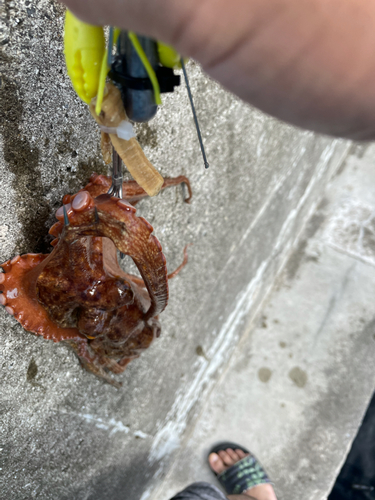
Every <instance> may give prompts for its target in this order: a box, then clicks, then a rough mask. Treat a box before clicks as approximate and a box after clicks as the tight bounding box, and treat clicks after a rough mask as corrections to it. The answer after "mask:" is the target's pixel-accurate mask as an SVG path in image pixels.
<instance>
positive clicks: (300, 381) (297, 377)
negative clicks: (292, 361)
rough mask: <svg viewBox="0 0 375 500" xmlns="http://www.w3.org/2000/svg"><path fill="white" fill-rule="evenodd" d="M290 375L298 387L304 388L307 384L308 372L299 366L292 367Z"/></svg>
mask: <svg viewBox="0 0 375 500" xmlns="http://www.w3.org/2000/svg"><path fill="white" fill-rule="evenodd" d="M288 375H289V378H290V379H291V380H292V382H294V384H296V386H297V387H301V388H302V387H305V385H306V384H307V373H306V372H305V371H304V370H302V369H301V368H300V367H299V366H295V367H294V368H292V369H291V370H290V372H289V374H288Z"/></svg>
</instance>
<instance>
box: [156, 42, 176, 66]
mask: <svg viewBox="0 0 375 500" xmlns="http://www.w3.org/2000/svg"><path fill="white" fill-rule="evenodd" d="M157 47H158V54H159V61H160V64H161V65H162V66H165V67H166V68H171V69H177V68H181V63H180V59H181V56H180V54H179V53H178V52H177V51H176V50H175V49H174V48H173V47H171V46H170V45H167V44H165V43H163V42H157Z"/></svg>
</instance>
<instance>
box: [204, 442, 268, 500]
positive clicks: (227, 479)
mask: <svg viewBox="0 0 375 500" xmlns="http://www.w3.org/2000/svg"><path fill="white" fill-rule="evenodd" d="M228 448H230V449H232V450H236V449H238V450H242V451H243V452H244V453H248V456H246V457H244V458H242V459H241V460H239V461H238V462H237V463H235V464H234V465H232V466H231V467H229V469H227V470H225V471H224V472H222V473H221V474H216V472H215V471H212V472H213V473H214V474H215V476H216V477H217V478H218V480H219V482H220V484H221V485H222V486H223V487H224V489H225V491H226V493H227V495H239V494H241V493H243V492H244V491H246V490H248V489H250V488H253V487H254V486H257V485H258V484H265V483H269V484H272V483H271V481H270V479H269V477H268V476H267V474H266V472H265V470H264V469H263V467H262V465H261V464H260V462H258V460H257V459H256V458H255V457H254V455H253V454H252V453H250V452H249V450H247V449H246V448H244V447H243V446H240V445H238V444H236V443H219V444H217V445H216V446H214V447H213V448H212V449H211V450H210V452H209V454H208V456H210V455H211V453H218V452H219V451H226V450H227V449H228ZM211 470H212V469H211Z"/></svg>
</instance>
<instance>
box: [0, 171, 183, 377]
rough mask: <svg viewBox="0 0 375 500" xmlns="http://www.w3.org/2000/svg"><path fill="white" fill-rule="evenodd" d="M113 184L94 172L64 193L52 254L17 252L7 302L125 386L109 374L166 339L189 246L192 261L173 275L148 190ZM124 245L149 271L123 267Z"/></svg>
mask: <svg viewBox="0 0 375 500" xmlns="http://www.w3.org/2000/svg"><path fill="white" fill-rule="evenodd" d="M166 182H167V185H166V186H165V187H169V186H173V185H178V184H181V183H182V182H183V183H185V184H187V185H188V190H189V193H190V195H191V189H190V184H189V181H188V180H187V179H186V178H185V177H183V176H180V177H177V178H175V179H166ZM110 184H111V180H110V178H108V177H105V176H102V175H97V174H93V175H92V176H91V178H90V182H89V184H88V185H87V186H85V188H83V189H82V190H80V191H78V193H76V194H74V195H65V196H64V198H63V206H62V207H60V208H59V209H58V210H57V211H56V218H57V219H58V221H57V222H56V223H55V224H54V225H53V226H52V227H51V229H50V231H49V232H50V234H51V235H52V236H53V237H54V240H53V241H52V243H51V245H52V247H53V250H52V252H51V253H50V254H47V255H45V254H26V255H22V256H20V255H17V256H16V257H13V258H12V259H11V260H8V261H6V262H4V263H3V264H2V265H1V267H2V268H3V271H4V272H3V273H0V304H1V305H3V306H5V310H6V311H7V312H8V313H9V314H11V315H12V316H14V318H15V319H16V320H17V321H18V322H19V323H20V324H21V325H22V326H23V328H25V329H26V330H28V331H30V332H32V333H35V334H36V335H40V336H43V337H44V338H45V339H49V340H53V341H54V342H61V341H64V342H66V343H68V344H69V345H70V346H71V347H72V348H73V350H74V351H75V352H76V354H77V356H78V358H79V360H80V362H81V364H82V366H83V367H84V368H86V369H87V370H88V371H90V372H92V373H94V374H95V375H97V376H99V377H101V378H102V379H104V380H105V381H106V382H109V383H111V384H113V385H115V386H117V387H118V386H119V383H118V382H117V381H115V380H114V379H113V378H111V377H110V376H109V374H108V372H112V373H114V374H119V373H122V372H123V371H124V369H125V368H126V366H127V365H128V363H129V362H130V361H131V360H132V359H135V358H137V357H139V355H140V354H141V353H142V352H143V351H144V350H145V349H147V348H148V347H149V346H150V345H151V343H152V342H153V340H154V339H155V338H157V337H159V335H160V332H161V328H160V323H159V319H158V317H159V314H160V313H161V312H162V311H163V310H164V309H165V307H166V306H167V303H168V296H169V291H168V279H170V278H171V277H173V276H175V275H176V274H178V272H179V271H180V270H181V269H182V268H183V267H184V266H185V264H186V263H187V254H186V248H185V250H184V261H183V262H182V264H181V265H180V266H179V267H178V268H177V269H176V270H175V271H174V272H173V273H171V274H169V275H168V273H167V266H166V259H165V256H164V254H163V252H162V246H161V244H160V242H159V240H158V239H157V238H156V237H155V236H154V235H153V234H152V232H153V227H152V226H151V224H150V223H149V222H148V221H147V220H146V219H144V218H143V217H138V216H137V214H136V208H135V207H134V206H133V203H134V204H136V203H137V202H138V201H139V200H140V199H142V198H144V197H146V196H147V194H146V193H145V191H144V190H143V189H142V188H140V187H139V186H137V185H135V183H134V181H130V182H129V183H124V185H123V187H124V193H125V194H124V197H123V199H119V198H116V197H111V196H109V195H108V194H106V193H107V191H108V188H109V186H110ZM128 184H131V186H130V187H129V185H128ZM128 195H129V197H128ZM189 200H190V197H189ZM117 251H120V252H122V253H123V254H124V255H128V256H130V257H131V258H132V260H133V261H134V263H135V265H136V266H137V268H138V270H139V272H140V275H141V277H136V276H132V275H130V274H126V273H125V272H124V271H123V270H122V269H121V268H120V266H119V264H118V261H117Z"/></svg>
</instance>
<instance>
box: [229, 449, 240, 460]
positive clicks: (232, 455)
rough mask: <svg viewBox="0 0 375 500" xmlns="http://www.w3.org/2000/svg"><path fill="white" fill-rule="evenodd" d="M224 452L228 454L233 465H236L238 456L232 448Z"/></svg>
mask: <svg viewBox="0 0 375 500" xmlns="http://www.w3.org/2000/svg"><path fill="white" fill-rule="evenodd" d="M226 452H227V453H228V455H229V456H230V458H231V459H232V460H233V463H236V462H238V461H239V460H240V457H239V456H238V454H237V453H236V451H235V450H232V448H227V450H226Z"/></svg>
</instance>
